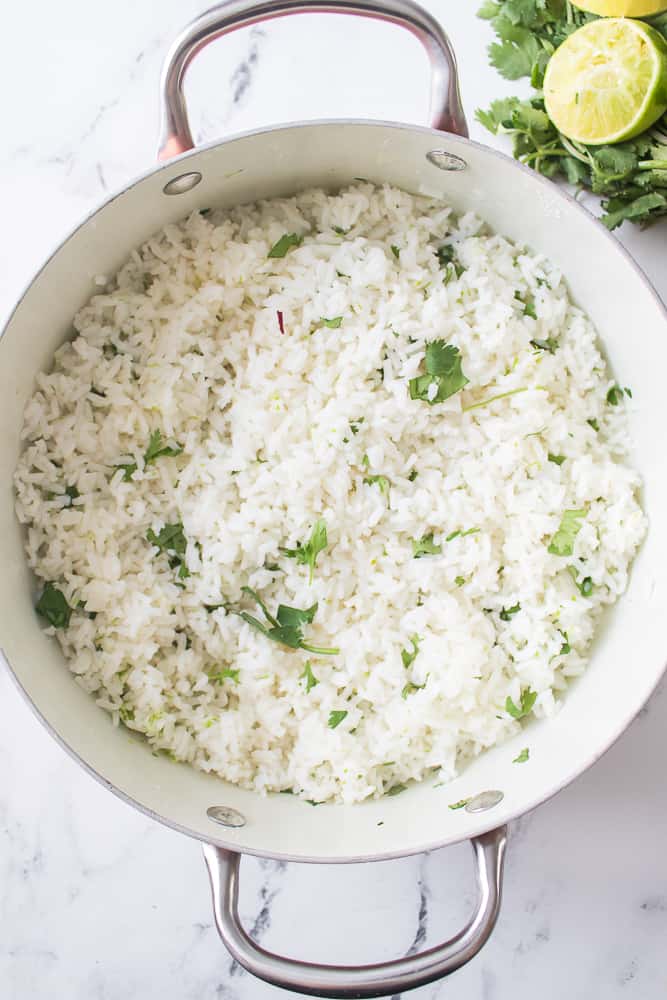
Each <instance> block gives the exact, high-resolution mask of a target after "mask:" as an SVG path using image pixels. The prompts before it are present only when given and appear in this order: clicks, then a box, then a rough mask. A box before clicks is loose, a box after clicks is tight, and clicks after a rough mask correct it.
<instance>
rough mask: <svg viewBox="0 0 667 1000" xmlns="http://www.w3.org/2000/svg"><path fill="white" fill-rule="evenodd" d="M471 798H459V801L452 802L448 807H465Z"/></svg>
mask: <svg viewBox="0 0 667 1000" xmlns="http://www.w3.org/2000/svg"><path fill="white" fill-rule="evenodd" d="M469 802H470V799H459V801H458V802H452V803H451V804H450V805H449V806H448V807H447V808H448V809H463V808H465V806H467V805H468V803H469Z"/></svg>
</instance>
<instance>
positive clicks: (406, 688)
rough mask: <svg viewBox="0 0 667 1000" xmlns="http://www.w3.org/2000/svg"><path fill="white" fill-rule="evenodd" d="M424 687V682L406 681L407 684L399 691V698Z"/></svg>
mask: <svg viewBox="0 0 667 1000" xmlns="http://www.w3.org/2000/svg"><path fill="white" fill-rule="evenodd" d="M425 687H426V683H424V684H414V683H413V681H408V682H407V684H405V685H404V686H403V690H402V691H401V698H403V699H404V700H405V699H406V698H407V697H408V696H409V695H411V694H414V693H415V691H421V690H422V688H425Z"/></svg>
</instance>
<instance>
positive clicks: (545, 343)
mask: <svg viewBox="0 0 667 1000" xmlns="http://www.w3.org/2000/svg"><path fill="white" fill-rule="evenodd" d="M531 344H532V345H533V347H534V348H535V350H536V351H548V352H549V354H555V353H556V349H557V347H558V346H559V345H558V341H557V340H555V339H554V337H547V338H546V340H538V339H535V340H531Z"/></svg>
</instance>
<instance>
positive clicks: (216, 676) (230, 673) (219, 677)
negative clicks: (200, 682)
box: [207, 667, 241, 684]
mask: <svg viewBox="0 0 667 1000" xmlns="http://www.w3.org/2000/svg"><path fill="white" fill-rule="evenodd" d="M240 673H241V671H240V670H232V668H231V667H223V669H222V670H218V671H216V672H214V673H207V676H208V679H209V680H210V681H211V683H212V684H222V683H223V681H226V680H230V681H234V683H235V684H238V682H239V675H240Z"/></svg>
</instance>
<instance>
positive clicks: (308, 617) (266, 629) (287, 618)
mask: <svg viewBox="0 0 667 1000" xmlns="http://www.w3.org/2000/svg"><path fill="white" fill-rule="evenodd" d="M241 589H242V591H243V593H244V594H247V596H248V597H250V598H251V599H252V600H253V601H255V603H256V604H258V605H259V607H260V608H261V610H262V613H263V615H264V617H265V619H266V624H264V623H263V622H261V621H259V619H258V618H255V616H254V615H251V614H250V613H249V612H247V611H237V610H235V611H234V614H237V615H238V616H239V617H240V618H242V619H243V621H244V622H247V623H248V625H250V626H251V627H252V628H254V629H257V631H258V632H261V633H262V635H265V636H266V637H267V639H271V640H272V641H273V642H277V643H279V645H281V646H287V647H288V649H305V650H306V652H308V653H314V654H315V655H317V656H336V655H337V654H338V653H339V652H340V650H339V649H337V648H333V647H332V648H325V647H324V646H313V645H311V644H310V643H307V642H304V637H303V628H304V626H305V625H311V624H312V622H313V619H314V618H315V614H316V612H317V602H315V604H313V605H312V606H311V607H310V608H304V609H301V608H290V607H289V606H288V605H286V604H279V605H278V610H277V611H276V614H275V616H274V615H272V614H271V612H270V611H269V609H268V608H267V606H266V604H265V603H264V601H263V600H262V598H261V597H260V596H259V594H258V593H257V592H256V591H254V590H252V589H251V588H250V587H242V588H241Z"/></svg>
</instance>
